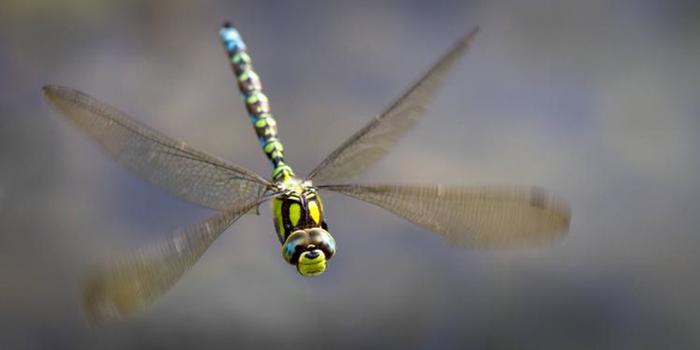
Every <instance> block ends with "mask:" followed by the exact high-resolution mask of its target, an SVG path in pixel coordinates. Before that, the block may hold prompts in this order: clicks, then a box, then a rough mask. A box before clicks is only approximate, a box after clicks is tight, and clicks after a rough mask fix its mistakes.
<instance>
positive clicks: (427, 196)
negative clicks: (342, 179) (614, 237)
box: [319, 185, 571, 248]
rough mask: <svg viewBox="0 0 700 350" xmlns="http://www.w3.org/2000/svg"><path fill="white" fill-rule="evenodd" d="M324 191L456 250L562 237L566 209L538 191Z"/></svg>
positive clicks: (417, 187) (438, 187)
mask: <svg viewBox="0 0 700 350" xmlns="http://www.w3.org/2000/svg"><path fill="white" fill-rule="evenodd" d="M319 188H323V189H326V190H331V191H335V192H340V193H343V194H345V195H348V196H351V197H355V198H357V199H361V200H363V201H365V202H368V203H372V204H374V205H377V206H379V207H382V208H384V209H387V210H389V211H391V212H393V213H394V214H396V215H398V216H401V217H403V218H405V219H406V220H408V221H411V222H413V223H415V224H417V225H419V226H421V227H424V228H426V229H429V230H432V231H434V232H436V233H438V234H440V235H441V236H443V237H445V238H446V239H447V240H448V241H449V242H451V243H452V244H454V245H458V246H465V247H482V248H494V247H503V246H517V245H525V244H528V243H537V242H543V241H550V240H553V239H555V238H558V237H560V236H563V235H564V234H566V232H567V231H568V229H569V221H570V219H571V210H570V209H569V206H568V204H567V203H566V202H565V201H564V200H562V199H560V198H558V197H556V196H554V195H553V194H551V193H548V192H547V191H545V190H543V189H541V188H537V187H522V188H518V187H515V188H506V187H460V186H441V185H415V186H400V185H378V186H361V185H331V186H319Z"/></svg>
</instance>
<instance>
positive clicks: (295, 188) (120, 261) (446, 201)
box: [43, 22, 571, 322]
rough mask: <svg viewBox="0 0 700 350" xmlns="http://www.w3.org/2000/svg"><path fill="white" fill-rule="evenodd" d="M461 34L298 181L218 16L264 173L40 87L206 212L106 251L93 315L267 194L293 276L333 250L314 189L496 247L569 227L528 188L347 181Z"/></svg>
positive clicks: (126, 307)
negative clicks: (140, 243) (132, 245)
mask: <svg viewBox="0 0 700 350" xmlns="http://www.w3.org/2000/svg"><path fill="white" fill-rule="evenodd" d="M477 32H478V27H476V28H474V29H473V30H471V31H470V32H468V33H467V34H466V35H464V36H463V37H462V38H461V39H460V40H458V41H457V42H456V44H455V45H454V46H453V47H452V48H451V49H450V50H448V51H447V52H446V53H445V54H444V55H442V56H441V57H440V58H439V60H438V61H437V62H436V63H435V64H434V65H432V67H431V68H430V69H428V70H427V72H426V73H425V74H423V75H422V76H421V77H420V78H419V79H417V80H416V82H415V83H414V84H412V85H411V86H410V87H409V88H408V89H407V90H406V91H405V92H404V93H403V94H402V95H400V97H399V98H397V99H396V100H395V101H393V102H392V103H391V104H390V105H389V107H388V108H387V109H386V110H384V111H383V112H381V113H379V114H378V115H377V116H376V117H374V118H373V119H371V120H370V121H369V123H367V124H366V125H365V126H364V127H362V128H361V129H359V130H358V131H357V132H355V133H354V134H353V135H352V136H350V137H349V138H348V139H347V140H346V141H345V142H343V143H342V144H341V145H340V146H338V147H337V148H336V149H335V150H334V151H333V152H331V153H330V154H329V155H328V156H327V157H326V158H325V159H324V160H323V161H321V162H320V164H319V165H318V166H317V167H316V168H315V169H313V170H312V171H311V172H310V173H309V174H308V175H307V176H306V177H304V178H301V177H298V176H297V175H296V174H295V172H294V171H293V170H292V168H291V167H290V166H289V165H288V164H287V163H286V162H285V160H284V147H283V145H282V142H281V141H280V139H279V137H278V133H277V123H276V121H275V118H274V117H273V115H272V113H271V110H270V104H269V100H268V97H267V96H266V95H265V94H264V93H263V91H262V84H261V82H260V78H259V75H258V74H257V73H256V71H255V70H254V68H253V65H252V60H251V56H250V54H249V52H248V48H247V46H246V44H245V42H244V41H243V39H242V37H241V35H240V32H239V31H238V29H236V28H235V27H234V26H233V25H232V24H231V23H230V22H225V23H224V24H223V26H222V27H221V28H220V32H219V36H220V39H221V42H222V43H223V47H224V49H225V51H226V53H227V56H228V60H229V63H230V65H231V67H232V70H233V73H234V75H235V77H236V82H237V85H238V89H239V90H240V94H241V97H242V99H243V101H244V103H245V107H246V109H247V112H248V115H249V117H250V120H251V122H252V124H253V129H254V130H255V133H256V135H257V138H258V140H259V143H260V145H261V148H262V150H263V152H264V154H265V155H266V156H267V158H268V159H269V161H270V162H271V164H272V169H273V170H272V175H271V178H270V179H266V178H264V177H262V176H260V175H258V174H256V173H254V172H252V171H250V170H247V169H245V168H243V167H241V166H238V165H236V164H234V163H231V162H228V161H226V160H223V159H221V158H219V157H216V156H213V155H211V154H208V153H205V152H202V151H200V150H198V149H196V148H194V147H192V146H190V145H188V144H187V143H185V142H182V141H179V140H176V139H173V138H170V137H168V136H166V135H164V134H162V133H160V132H158V131H156V130H155V129H152V128H150V127H148V126H146V125H144V124H142V123H141V122H139V121H137V120H136V119H134V118H132V117H130V116H129V115H127V114H126V113H123V112H121V111H119V110H118V109H116V108H114V107H111V106H109V105H108V104H106V103H103V102H100V101H99V100H97V99H96V98H94V97H91V96H89V95H87V94H85V93H83V92H80V91H78V90H75V89H71V88H68V87H63V86H57V85H47V86H44V87H43V93H44V96H45V97H46V99H47V100H48V101H49V103H50V104H51V105H52V106H53V107H55V109H56V110H58V111H59V114H61V115H63V116H64V117H66V118H67V119H68V120H70V121H71V122H72V124H74V125H75V126H76V127H77V128H78V129H79V130H81V131H82V132H84V133H85V134H87V135H88V136H90V137H91V138H92V139H93V140H94V141H96V142H97V144H99V145H100V146H101V148H102V150H103V151H105V152H106V153H107V154H108V155H109V156H111V158H113V159H114V160H116V161H117V162H118V163H120V164H121V165H123V166H124V167H126V168H127V169H129V170H130V171H131V172H133V173H135V174H136V175H138V176H141V177H142V178H144V179H145V180H147V181H148V182H150V183H152V184H155V185H157V186H159V187H161V188H162V189H164V190H165V191H167V192H170V193H172V194H174V195H176V196H178V197H181V198H183V199H185V200H187V201H189V202H192V203H195V204H198V205H200V206H203V207H207V208H211V209H214V210H215V211H216V214H215V215H212V216H211V217H209V218H207V219H205V220H204V221H202V222H199V223H197V224H195V225H192V226H189V227H186V228H183V229H179V230H177V231H176V232H175V233H174V234H172V235H171V236H169V237H168V238H167V239H164V240H162V241H160V242H156V243H155V244H152V245H148V246H146V247H144V248H141V249H138V250H135V251H133V252H129V253H126V254H122V255H119V256H117V257H116V258H112V259H108V260H106V261H103V263H101V264H98V266H97V267H96V268H95V269H93V271H92V272H91V273H89V274H88V277H87V278H86V279H85V282H84V284H83V287H82V289H83V304H84V309H85V312H86V315H87V317H88V318H89V319H90V320H92V321H95V322H101V321H104V320H108V319H113V318H121V317H124V316H126V315H130V314H132V313H135V312H136V311H140V310H142V309H144V308H146V307H147V306H148V305H150V304H151V303H152V302H153V301H154V300H155V299H156V298H158V297H160V296H161V295H163V294H164V293H165V292H167V291H168V290H170V289H171V288H172V287H173V285H175V283H176V282H177V281H178V280H180V279H181V277H182V276H183V274H184V273H185V272H186V271H187V270H189V269H190V268H191V267H192V266H193V265H194V264H195V263H196V262H197V261H198V260H199V258H200V257H201V256H202V255H203V254H204V252H205V251H206V250H207V248H208V247H209V246H210V245H211V244H212V243H213V242H214V240H216V239H217V237H219V236H220V235H221V234H222V233H223V232H224V231H225V230H226V229H227V228H229V227H230V226H231V225H232V224H233V223H234V222H236V220H238V219H239V218H240V217H242V216H243V215H244V214H246V213H249V212H254V211H256V210H257V208H258V207H259V206H260V205H261V204H262V203H264V202H267V201H269V202H271V209H272V216H273V223H274V228H275V231H276V235H277V238H278V239H279V241H280V244H281V246H280V252H281V255H282V258H283V259H284V260H285V261H286V262H287V263H289V264H291V265H293V266H294V267H296V270H297V271H298V273H299V274H301V275H302V276H318V275H320V274H321V273H323V272H324V271H325V270H326V269H327V267H328V264H329V261H330V260H331V259H332V258H333V256H334V255H335V254H336V241H335V239H334V238H333V236H332V235H331V234H330V231H329V226H328V224H327V222H326V212H325V209H324V205H323V202H322V201H321V194H322V192H326V191H330V192H337V193H341V194H343V195H346V196H349V197H353V198H356V199H359V200H361V201H364V202H367V203H370V204H373V205H375V206H378V207H380V208H383V209H386V210H388V211H390V212H392V213H394V214H396V215H398V216H400V217H403V218H404V219H406V220H408V221H410V222H412V223H414V224H416V225H418V226H420V227H422V228H424V229H427V230H428V231H432V232H434V233H437V234H438V235H440V236H442V237H444V238H445V239H447V241H448V242H449V243H450V244H452V245H455V246H461V247H474V248H494V247H508V246H518V245H524V244H530V243H535V242H546V241H552V240H554V239H556V238H559V237H562V236H564V235H565V234H566V233H567V232H568V229H569V222H570V219H571V210H570V208H569V205H568V204H567V202H566V201H565V200H563V199H562V198H560V197H558V196H557V195H555V194H553V193H552V192H549V191H546V190H544V189H542V188H540V187H523V186H500V187H499V186H485V187H484V186H459V185H437V184H423V185H402V184H379V185H362V184H356V183H352V182H351V180H352V179H354V178H356V177H358V176H359V175H361V174H363V173H364V172H365V171H366V170H367V169H368V168H370V167H371V166H372V165H374V164H375V163H377V162H378V161H379V160H380V159H381V158H382V157H383V156H384V155H386V154H387V152H388V151H389V149H390V148H391V147H392V146H393V145H395V144H396V143H397V142H398V141H399V139H401V138H402V137H403V136H404V135H405V134H406V133H407V132H408V131H409V130H411V129H412V128H413V127H414V126H415V125H416V123H417V122H418V121H419V120H420V119H421V118H422V117H423V116H424V115H425V114H426V106H427V105H428V103H429V102H430V101H431V99H433V97H434V96H435V94H436V91H437V89H438V88H439V87H440V86H441V85H442V84H443V81H444V80H445V79H446V77H448V76H449V75H450V74H451V73H452V72H453V70H454V67H455V66H456V63H457V62H458V61H459V60H460V58H461V57H462V56H463V55H464V54H465V52H466V51H467V49H468V47H469V46H470V44H471V43H472V41H473V39H474V37H475V35H476V34H477Z"/></svg>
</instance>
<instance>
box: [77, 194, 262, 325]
mask: <svg viewBox="0 0 700 350" xmlns="http://www.w3.org/2000/svg"><path fill="white" fill-rule="evenodd" d="M261 202H262V201H258V202H256V203H253V204H247V205H243V206H239V207H237V208H233V209H229V210H226V211H223V212H220V213H217V214H216V215H214V216H212V217H211V218H209V219H207V220H205V221H202V222H201V223H199V224H197V225H194V226H191V227H188V228H186V229H184V230H181V231H178V232H176V233H175V234H174V235H173V236H172V237H170V238H169V239H167V240H165V241H162V242H160V243H159V244H155V245H152V246H148V247H146V248H144V249H140V250H138V251H135V252H133V253H131V254H127V255H124V256H121V257H119V258H117V259H114V260H111V261H109V262H107V263H105V264H103V265H101V266H99V267H98V268H96V269H95V271H93V272H92V273H91V274H90V275H89V276H88V278H87V279H86V281H85V283H84V285H83V302H84V306H85V311H86V314H87V316H88V318H89V319H90V320H91V321H93V322H97V323H99V322H102V321H106V320H109V319H115V318H119V317H123V316H126V315H129V314H131V313H133V312H136V311H138V310H141V309H143V308H144V307H146V306H147V305H148V304H149V303H151V302H152V301H153V300H154V299H156V298H157V297H159V296H160V295H162V294H164V293H165V292H166V291H168V290H169V289H170V288H171V287H172V286H173V285H174V284H175V283H176V282H177V281H178V280H179V279H180V277H182V275H183V274H184V273H185V272H186V271H187V270H188V269H189V268H190V267H192V266H193V265H194V264H195V263H196V262H197V260H198V259H199V258H200V257H201V256H202V254H204V252H205V251H206V250H207V248H208V247H209V245H211V243H212V242H214V240H215V239H216V238H217V237H219V235H221V233H222V232H224V231H225V230H226V229H227V228H228V227H229V226H231V224H233V223H234V222H235V221H236V220H238V218H240V217H241V216H242V215H243V214H245V213H246V212H247V211H249V210H250V209H251V208H252V207H254V206H256V205H258V204H259V203H261Z"/></svg>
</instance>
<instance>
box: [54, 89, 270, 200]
mask: <svg viewBox="0 0 700 350" xmlns="http://www.w3.org/2000/svg"><path fill="white" fill-rule="evenodd" d="M43 90H44V94H45V96H46V98H47V99H48V100H49V102H51V104H53V105H54V106H55V107H56V108H57V109H58V110H59V111H61V112H62V114H63V115H64V116H66V117H67V118H68V119H70V120H72V121H73V122H74V123H75V124H76V125H77V126H78V127H79V128H80V129H81V130H82V131H84V132H85V133H87V134H88V135H90V136H91V137H92V138H93V139H94V140H95V141H97V143H99V144H100V145H101V146H102V148H103V149H104V150H105V151H106V152H107V153H108V154H109V155H111V156H112V158H114V159H115V160H117V161H118V162H119V163H121V164H122V165H124V166H125V167H126V168H128V169H129V170H131V171H132V172H134V173H136V174H138V175H140V176H142V177H143V178H145V179H146V180H148V181H149V182H151V183H154V184H156V185H158V186H160V187H161V188H163V189H165V190H167V191H169V192H171V193H174V194H176V195H178V196H180V197H182V198H185V199H187V200H189V201H191V202H194V203H196V204H200V205H203V206H205V207H209V208H213V209H218V210H223V209H227V208H231V207H233V206H236V205H238V204H240V203H250V202H252V201H256V200H257V199H259V198H260V197H261V196H262V194H263V192H265V190H267V189H268V188H269V186H270V183H269V182H268V181H267V180H265V179H264V178H262V177H260V176H258V175H257V174H255V173H253V172H252V171H249V170H246V169H243V168H241V167H239V166H236V165H234V164H231V163H228V162H226V161H224V160H222V159H219V158H217V157H214V156H211V155H208V154H206V153H204V152H201V151H198V150H196V149H194V148H192V147H190V146H188V145H187V144H185V143H184V142H180V141H177V140H174V139H172V138H169V137H167V136H165V135H163V134H161V133H159V132H158V131H155V130H153V129H151V128H149V127H147V126H145V125H143V124H141V123H139V122H138V121H136V120H134V119H132V118H131V117H129V116H128V115H126V114H125V113H123V112H120V111H118V110H117V109H115V108H113V107H111V106H108V105H107V104H105V103H102V102H100V101H98V100H97V99H95V98H93V97H90V96H88V95H86V94H84V93H82V92H80V91H77V90H74V89H70V88H67V87H62V86H55V85H49V86H45V87H44V88H43Z"/></svg>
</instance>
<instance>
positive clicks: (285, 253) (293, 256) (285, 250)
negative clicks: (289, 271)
mask: <svg viewBox="0 0 700 350" xmlns="http://www.w3.org/2000/svg"><path fill="white" fill-rule="evenodd" d="M308 245H309V235H308V233H307V232H305V231H302V230H299V231H295V232H293V233H292V234H291V235H289V237H287V240H286V241H285V242H284V245H282V257H283V258H284V260H285V261H286V262H288V263H290V264H292V265H296V263H297V261H299V256H300V255H301V253H303V252H304V250H306V247H307V246H308Z"/></svg>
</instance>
